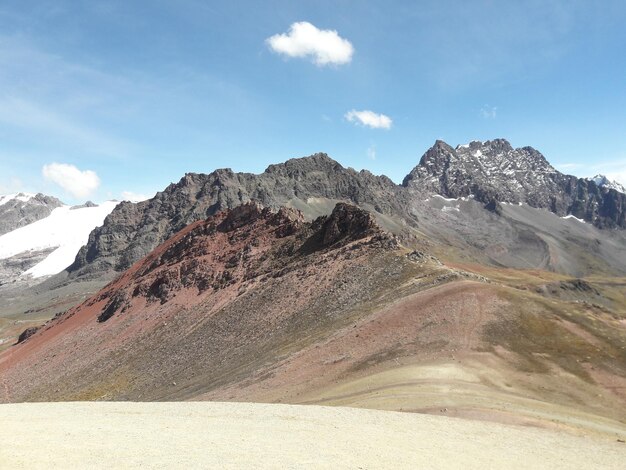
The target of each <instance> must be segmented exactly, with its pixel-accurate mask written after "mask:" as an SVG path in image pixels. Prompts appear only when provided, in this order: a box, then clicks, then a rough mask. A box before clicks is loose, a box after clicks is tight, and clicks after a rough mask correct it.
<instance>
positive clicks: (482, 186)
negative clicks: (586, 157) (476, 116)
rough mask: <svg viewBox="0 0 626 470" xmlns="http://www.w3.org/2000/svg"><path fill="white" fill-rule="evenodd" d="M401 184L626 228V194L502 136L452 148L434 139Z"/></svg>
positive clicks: (493, 207) (425, 192)
mask: <svg viewBox="0 0 626 470" xmlns="http://www.w3.org/2000/svg"><path fill="white" fill-rule="evenodd" d="M402 185H403V186H404V187H406V188H408V189H409V190H411V191H412V192H414V193H417V194H421V195H432V194H439V195H442V196H444V197H448V198H458V197H466V196H470V195H471V196H473V197H474V198H475V199H477V200H478V201H480V202H482V203H484V204H486V205H488V208H489V209H491V210H494V211H495V212H499V209H498V207H497V204H496V203H497V202H508V203H513V204H518V203H525V204H528V205H530V206H531V207H536V208H541V209H548V210H550V211H552V212H554V213H555V214H557V215H559V216H565V215H568V214H572V215H574V216H576V217H578V218H580V219H583V220H585V221H587V222H591V223H593V224H594V225H595V226H597V227H600V228H615V227H619V228H625V227H626V194H624V193H622V192H619V191H617V190H616V189H614V188H613V187H610V186H609V185H606V184H601V181H600V180H598V182H596V180H594V179H585V178H576V177H575V176H571V175H565V174H563V173H560V172H559V171H557V170H555V169H554V168H553V167H552V165H550V164H549V163H548V161H547V160H546V159H545V157H544V156H543V155H542V154H541V153H539V152H538V151H537V150H535V149H533V148H532V147H523V148H518V149H513V148H512V147H511V144H509V142H507V141H506V140H504V139H496V140H492V141H486V142H478V141H474V142H471V143H470V144H468V145H465V146H457V147H456V148H452V147H451V146H449V145H448V144H446V143H445V142H443V141H440V140H438V141H437V142H436V143H435V145H434V146H433V147H432V148H430V149H429V150H428V151H427V152H426V153H425V154H424V156H423V157H422V159H421V160H420V163H419V165H417V166H416V167H415V168H414V169H413V170H412V171H411V173H409V174H408V175H407V176H406V178H404V181H403V183H402Z"/></svg>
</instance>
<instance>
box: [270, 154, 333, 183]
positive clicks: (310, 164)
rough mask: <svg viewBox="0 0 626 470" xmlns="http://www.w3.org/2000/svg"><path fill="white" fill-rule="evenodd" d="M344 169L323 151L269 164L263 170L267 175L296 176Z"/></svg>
mask: <svg viewBox="0 0 626 470" xmlns="http://www.w3.org/2000/svg"><path fill="white" fill-rule="evenodd" d="M340 170H344V168H343V166H341V165H340V164H339V163H338V162H336V161H335V160H333V159H332V158H330V157H329V156H328V155H327V154H325V153H321V152H320V153H315V154H313V155H310V156H308V157H301V158H291V159H289V160H287V161H286V162H285V163H279V164H275V165H270V166H268V167H267V169H266V170H265V172H264V173H265V174H268V175H283V176H290V177H293V176H296V175H302V176H304V175H306V173H308V172H311V171H340Z"/></svg>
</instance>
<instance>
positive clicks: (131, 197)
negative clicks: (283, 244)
mask: <svg viewBox="0 0 626 470" xmlns="http://www.w3.org/2000/svg"><path fill="white" fill-rule="evenodd" d="M151 198H152V196H147V195H145V194H139V193H134V192H132V191H122V200H124V201H130V202H141V201H145V200H147V199H151Z"/></svg>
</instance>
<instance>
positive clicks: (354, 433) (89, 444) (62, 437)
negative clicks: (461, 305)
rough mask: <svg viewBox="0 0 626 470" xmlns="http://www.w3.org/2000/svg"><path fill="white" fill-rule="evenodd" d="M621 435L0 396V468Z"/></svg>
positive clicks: (415, 455) (543, 458)
mask: <svg viewBox="0 0 626 470" xmlns="http://www.w3.org/2000/svg"><path fill="white" fill-rule="evenodd" d="M624 462H626V444H623V443H620V442H611V441H607V440H598V439H592V438H585V437H576V436H572V435H569V434H564V433H560V432H556V431H548V430H543V429H536V428H527V427H514V426H507V425H502V424H496V423H490V422H481V421H470V420H463V419H454V418H447V417H440V416H429V415H422V414H409V413H396V412H388V411H374V410H363V409H355V408H338V407H320V406H294V405H270V404H252V403H209V402H203V403H199V402H179V403H129V402H114V403H111V402H80V403H25V404H9V405H0V468H3V469H5V468H6V469H13V468H18V469H19V468H29V469H31V468H137V467H141V468H179V467H185V468H333V469H335V468H352V469H359V468H360V469H374V468H376V469H378V468H393V469H398V468H407V469H408V468H411V469H413V468H422V469H444V468H445V469H455V468H459V469H461V468H462V469H486V468H508V469H515V468H520V469H522V468H523V469H530V468H550V469H561V468H562V469H574V468H581V469H583V468H584V469H588V468H605V469H612V468H615V469H617V468H620V469H621V468H624Z"/></svg>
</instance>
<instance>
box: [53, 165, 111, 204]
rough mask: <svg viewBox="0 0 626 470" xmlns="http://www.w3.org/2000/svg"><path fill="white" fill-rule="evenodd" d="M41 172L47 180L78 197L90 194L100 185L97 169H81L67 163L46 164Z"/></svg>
mask: <svg viewBox="0 0 626 470" xmlns="http://www.w3.org/2000/svg"><path fill="white" fill-rule="evenodd" d="M41 173H42V174H43V177H44V178H45V179H46V180H48V181H51V182H53V183H55V184H57V185H59V186H60V187H61V188H63V189H64V190H65V191H67V192H68V193H69V194H71V195H72V196H73V197H75V198H77V199H81V198H85V197H87V196H89V195H90V194H92V193H93V192H94V191H95V190H96V189H98V187H99V186H100V178H99V177H98V175H97V174H96V172H95V171H91V170H82V171H81V170H79V169H78V168H76V167H75V166H74V165H69V164H67V163H50V164H48V165H44V166H43V168H42V169H41Z"/></svg>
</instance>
